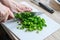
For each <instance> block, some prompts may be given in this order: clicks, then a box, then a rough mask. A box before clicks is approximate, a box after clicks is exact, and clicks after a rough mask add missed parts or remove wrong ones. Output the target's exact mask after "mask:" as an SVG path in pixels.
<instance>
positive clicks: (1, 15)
mask: <svg viewBox="0 0 60 40" xmlns="http://www.w3.org/2000/svg"><path fill="white" fill-rule="evenodd" d="M2 20H4V13H3V12H0V22H2Z"/></svg>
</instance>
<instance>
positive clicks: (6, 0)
mask: <svg viewBox="0 0 60 40" xmlns="http://www.w3.org/2000/svg"><path fill="white" fill-rule="evenodd" d="M12 1H13V0H0V2H1V3H2V4H4V5H6V6H8V7H9V5H11V2H12Z"/></svg>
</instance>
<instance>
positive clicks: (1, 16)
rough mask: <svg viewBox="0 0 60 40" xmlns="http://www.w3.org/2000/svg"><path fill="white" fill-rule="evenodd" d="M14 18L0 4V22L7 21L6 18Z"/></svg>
mask: <svg viewBox="0 0 60 40" xmlns="http://www.w3.org/2000/svg"><path fill="white" fill-rule="evenodd" d="M9 17H10V18H14V15H13V13H12V12H11V11H10V9H9V8H8V7H6V6H4V5H3V4H1V3H0V22H2V21H3V22H5V21H7V19H8V18H9Z"/></svg>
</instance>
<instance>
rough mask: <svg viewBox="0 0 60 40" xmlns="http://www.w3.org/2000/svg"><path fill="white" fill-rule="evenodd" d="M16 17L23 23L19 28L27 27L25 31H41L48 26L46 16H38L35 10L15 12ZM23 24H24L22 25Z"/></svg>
mask: <svg viewBox="0 0 60 40" xmlns="http://www.w3.org/2000/svg"><path fill="white" fill-rule="evenodd" d="M15 18H18V19H19V20H20V22H21V23H19V25H20V26H18V27H17V28H18V29H21V30H23V29H25V31H26V32H27V31H29V32H31V31H35V30H37V32H38V31H41V30H42V29H43V27H46V26H47V25H46V22H45V19H44V18H41V17H38V16H37V15H35V13H34V12H21V13H17V14H15ZM21 25H22V26H21Z"/></svg>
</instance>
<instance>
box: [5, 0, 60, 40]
mask: <svg viewBox="0 0 60 40" xmlns="http://www.w3.org/2000/svg"><path fill="white" fill-rule="evenodd" d="M16 1H17V2H21V1H28V3H29V4H31V5H33V6H35V7H36V8H37V9H39V10H41V11H42V12H43V13H44V14H46V15H47V16H48V17H50V18H51V19H53V20H54V21H56V22H57V23H59V24H60V12H59V11H55V12H54V13H53V14H50V13H49V12H47V11H45V10H44V9H42V8H40V7H38V6H36V5H35V4H33V3H31V2H30V0H16ZM42 1H43V0H42ZM42 1H41V2H42ZM44 2H46V0H45V1H44ZM42 3H43V2H42ZM47 5H48V4H47ZM48 6H49V5H48ZM4 29H5V30H6V32H7V33H8V35H9V36H10V37H11V38H12V40H17V39H18V38H17V37H15V35H13V34H12V33H11V32H10V31H9V30H8V29H6V28H4ZM44 40H60V29H58V30H57V31H56V32H54V33H53V34H51V35H50V36H48V37H47V38H45V39H44Z"/></svg>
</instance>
